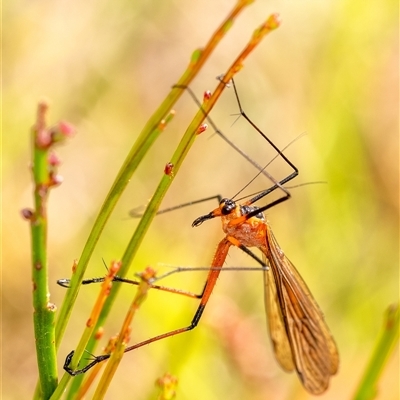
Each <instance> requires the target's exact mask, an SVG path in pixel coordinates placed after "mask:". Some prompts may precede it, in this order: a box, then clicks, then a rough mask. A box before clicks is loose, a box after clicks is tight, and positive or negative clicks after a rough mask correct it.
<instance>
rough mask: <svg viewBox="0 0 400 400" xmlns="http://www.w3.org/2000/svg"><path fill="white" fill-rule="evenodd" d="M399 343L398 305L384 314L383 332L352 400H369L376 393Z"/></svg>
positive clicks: (391, 307)
mask: <svg viewBox="0 0 400 400" xmlns="http://www.w3.org/2000/svg"><path fill="white" fill-rule="evenodd" d="M398 341H399V304H393V305H391V306H390V307H389V308H388V309H387V311H386V313H385V321H384V326H383V330H382V332H381V334H380V336H379V338H378V341H377V343H376V346H375V349H374V352H373V353H372V356H371V359H370V361H369V363H368V366H367V368H366V370H365V372H364V376H363V377H362V379H361V382H360V385H359V386H358V389H357V391H356V394H355V395H354V397H353V399H354V400H371V399H373V398H375V397H376V395H377V393H378V388H377V386H378V380H379V377H380V376H381V374H382V372H383V370H384V368H385V366H386V364H387V362H388V360H389V357H390V355H391V354H392V353H393V351H394V349H395V347H396V344H397V343H398Z"/></svg>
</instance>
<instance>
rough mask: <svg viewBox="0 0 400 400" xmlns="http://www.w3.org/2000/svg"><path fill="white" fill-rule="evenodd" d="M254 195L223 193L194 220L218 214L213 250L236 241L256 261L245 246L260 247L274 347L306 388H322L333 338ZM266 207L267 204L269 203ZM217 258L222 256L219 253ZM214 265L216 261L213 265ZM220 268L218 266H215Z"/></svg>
mask: <svg viewBox="0 0 400 400" xmlns="http://www.w3.org/2000/svg"><path fill="white" fill-rule="evenodd" d="M252 203H253V201H252V199H251V200H249V201H248V202H247V203H245V204H242V205H239V204H236V202H235V201H233V200H231V199H222V200H221V201H220V204H219V207H218V208H216V209H215V210H213V211H211V212H210V213H209V214H206V215H203V216H201V217H199V218H197V219H196V220H195V221H194V222H193V226H199V225H200V224H201V223H203V222H204V221H206V220H208V219H211V218H215V217H220V218H221V222H222V229H223V230H224V232H225V233H226V236H225V237H224V239H222V241H221V242H220V244H219V245H218V249H217V254H216V256H215V258H218V257H217V256H218V253H219V252H222V253H224V254H225V255H226V253H227V251H228V248H229V247H230V246H231V245H234V246H237V247H239V248H241V249H242V250H244V251H245V252H246V253H248V254H249V255H250V256H252V257H253V258H255V259H256V260H257V261H259V259H258V257H257V256H256V255H255V254H253V253H252V252H251V251H250V250H249V249H248V248H249V247H256V248H258V249H259V250H260V251H261V253H262V256H263V260H265V263H266V265H267V267H268V268H266V269H265V270H264V286H265V307H266V312H267V320H268V326H269V332H270V336H271V340H272V344H273V348H274V353H275V356H276V359H277V360H278V362H279V364H280V365H281V366H282V368H283V369H284V370H285V371H288V372H290V371H293V370H294V369H296V371H297V374H298V376H299V378H300V380H301V382H302V384H303V385H304V388H305V389H306V390H307V391H309V392H310V393H312V394H320V393H323V392H324V391H325V390H326V389H327V388H328V384H329V379H330V377H331V376H332V375H334V374H335V373H336V372H337V370H338V365H339V356H338V351H337V348H336V344H335V341H334V339H333V337H332V335H331V333H330V332H329V329H328V327H327V325H326V323H325V321H324V317H323V314H322V312H321V310H320V309H319V307H318V304H317V303H316V301H315V300H314V298H313V296H312V294H311V292H310V290H309V289H308V287H307V285H306V284H305V282H304V280H303V279H302V278H301V276H300V274H299V273H298V272H297V270H296V268H295V267H294V265H293V264H292V263H291V262H290V260H289V259H288V258H287V257H286V256H285V254H284V252H283V251H282V250H281V249H280V247H279V245H278V243H277V241H276V239H275V236H274V235H273V233H272V230H271V227H270V225H269V224H268V221H267V220H266V219H265V217H264V214H263V213H262V211H263V210H264V209H266V207H268V206H266V207H261V208H258V207H253V206H251V205H250V204H252ZM268 208H269V207H268ZM219 261H221V258H219ZM214 267H215V266H214ZM218 272H219V271H218Z"/></svg>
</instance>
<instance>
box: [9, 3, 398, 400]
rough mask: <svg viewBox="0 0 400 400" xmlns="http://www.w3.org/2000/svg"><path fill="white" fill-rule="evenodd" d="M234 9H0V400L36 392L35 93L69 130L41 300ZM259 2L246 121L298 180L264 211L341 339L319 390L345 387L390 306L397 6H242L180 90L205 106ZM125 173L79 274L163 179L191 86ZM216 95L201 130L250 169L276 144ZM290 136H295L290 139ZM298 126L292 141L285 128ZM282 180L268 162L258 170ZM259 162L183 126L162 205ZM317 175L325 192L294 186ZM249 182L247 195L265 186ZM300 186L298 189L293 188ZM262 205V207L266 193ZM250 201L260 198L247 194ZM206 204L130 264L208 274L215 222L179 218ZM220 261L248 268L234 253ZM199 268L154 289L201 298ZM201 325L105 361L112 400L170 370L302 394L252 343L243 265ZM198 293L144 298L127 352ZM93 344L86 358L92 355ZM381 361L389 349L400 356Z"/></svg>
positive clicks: (64, 273) (93, 292)
mask: <svg viewBox="0 0 400 400" xmlns="http://www.w3.org/2000/svg"><path fill="white" fill-rule="evenodd" d="M233 5H234V1H227V0H202V1H198V0H196V1H191V2H185V1H181V0H167V1H163V2H160V1H155V0H153V1H147V2H131V1H124V0H115V1H113V2H110V1H91V0H89V1H86V2H70V1H62V0H58V1H53V2H48V1H35V2H32V1H23V0H22V1H19V2H8V3H5V4H4V7H3V12H4V17H3V30H4V40H3V55H4V63H3V146H4V147H3V155H2V169H3V170H2V180H3V191H2V196H3V204H2V207H3V208H2V232H3V236H2V248H3V253H2V298H3V310H2V319H3V326H2V335H3V337H2V340H3V343H2V357H3V360H2V361H3V371H2V374H3V389H2V390H3V398H4V399H21V398H30V397H31V396H32V393H33V390H34V387H35V384H36V381H37V367H36V358H35V346H34V337H33V327H32V300H31V298H32V294H31V292H32V288H31V278H30V236H29V226H28V224H27V223H26V221H23V220H22V218H21V217H20V210H21V209H22V208H24V207H30V206H32V204H33V200H32V180H31V174H30V170H29V169H28V166H29V163H30V159H31V154H30V150H31V149H30V129H31V126H32V125H33V123H34V120H35V113H36V106H37V102H38V101H39V100H40V99H42V98H47V99H49V101H50V104H51V107H50V113H49V114H50V123H51V124H53V123H56V122H57V121H59V120H60V119H64V120H67V121H69V122H71V123H72V124H74V125H75V126H76V128H77V132H78V133H77V135H76V136H75V137H74V138H73V139H72V140H70V141H68V143H67V144H66V145H64V146H63V147H60V148H58V149H57V152H58V155H59V156H60V158H61V159H62V162H63V164H62V165H61V167H60V174H61V175H62V176H63V177H64V182H63V184H62V185H61V186H60V187H58V188H56V189H54V190H53V191H52V192H51V196H50V204H49V235H48V246H49V266H50V294H51V301H52V302H54V303H55V304H56V305H57V306H58V307H60V306H61V304H62V301H63V297H64V295H65V289H63V288H61V287H59V286H57V285H56V280H57V279H59V278H67V277H70V274H71V266H72V263H73V260H74V259H77V258H79V256H80V253H81V251H82V249H83V246H84V243H85V241H86V239H87V236H88V234H89V231H90V229H91V226H92V223H93V221H94V219H95V217H96V215H97V213H98V210H99V208H100V206H101V204H102V202H103V200H104V197H105V195H106V194H107V192H108V190H109V188H110V186H111V184H112V182H113V180H114V178H115V175H116V173H117V171H118V170H119V168H120V167H121V165H122V163H123V160H124V159H125V157H126V155H127V153H128V151H129V149H130V147H131V146H132V144H133V143H134V141H135V139H136V138H137V136H138V135H139V132H140V131H141V129H142V127H143V126H144V124H145V122H146V121H147V119H148V118H149V117H150V115H151V114H152V113H153V112H154V110H155V109H156V108H157V107H158V105H159V104H160V103H161V101H162V100H163V99H164V98H165V96H166V95H167V94H168V93H169V90H170V88H171V86H172V85H173V84H174V83H176V82H177V81H178V79H179V77H180V75H181V74H182V73H183V71H184V69H185V68H186V66H187V65H188V63H189V59H190V55H191V54H192V52H193V51H194V50H195V49H196V48H198V47H202V46H204V45H205V44H206V43H207V41H208V39H209V38H210V36H211V34H212V33H213V32H214V30H215V29H216V28H217V27H218V26H219V24H220V23H221V22H222V20H223V19H224V18H225V17H226V15H227V14H228V12H229V10H231V8H232V7H233ZM273 12H278V13H280V15H281V17H282V20H283V23H282V26H281V27H280V28H279V29H278V30H277V31H275V32H273V33H272V34H271V35H269V36H268V37H266V38H265V39H264V40H263V42H262V43H261V44H260V45H259V47H257V48H256V49H255V51H254V52H253V53H252V54H251V55H250V56H249V58H248V59H247V60H246V61H245V66H244V68H243V70H242V71H240V73H239V74H238V75H237V76H236V84H237V87H238V91H239V95H240V100H241V103H242V105H243V108H244V109H245V111H246V112H247V114H248V115H249V116H250V117H251V118H252V120H253V121H254V123H255V124H256V125H257V126H258V127H259V128H260V129H261V130H263V131H264V132H265V134H266V135H268V136H269V137H270V138H271V139H272V140H273V141H274V143H276V145H277V146H278V147H280V148H284V147H285V146H287V145H288V144H289V143H291V142H292V141H293V140H295V139H296V138H298V139H297V140H295V141H294V143H292V144H291V145H290V146H289V147H288V148H287V149H286V150H285V154H286V155H287V156H288V157H289V158H290V159H291V160H292V162H293V163H294V164H295V165H296V166H297V167H298V168H299V170H300V176H299V177H298V178H296V180H295V181H293V182H292V183H291V184H290V185H289V186H296V185H297V186H298V187H295V188H293V189H292V199H291V200H290V201H288V202H285V203H284V204H282V205H279V206H277V207H275V208H273V209H272V210H269V212H268V215H267V217H268V219H269V221H270V223H271V226H272V228H273V230H274V233H275V236H276V238H277V240H278V242H279V244H280V246H281V248H282V249H283V250H284V251H285V253H286V255H287V256H288V257H289V258H290V259H291V261H292V262H293V264H294V265H295V266H296V267H297V269H298V270H299V272H300V273H301V275H302V276H303V277H304V279H305V281H306V282H307V284H308V286H309V287H310V289H311V291H312V293H313V294H314V296H315V298H316V300H317V301H318V303H319V305H320V307H321V309H322V310H323V312H324V315H325V318H326V321H327V323H328V325H329V327H330V329H331V331H332V333H333V335H334V337H335V339H336V341H337V345H338V348H339V351H340V357H341V363H340V369H339V373H338V375H337V376H335V377H333V378H332V380H331V384H330V388H329V390H328V391H327V392H326V393H325V394H324V395H322V396H320V398H321V399H324V400H325V399H339V398H340V399H348V398H351V396H352V394H353V393H354V391H355V389H356V387H357V384H358V382H359V380H360V378H361V376H362V373H363V370H364V368H365V366H366V363H367V361H368V359H369V357H370V354H371V352H372V350H373V347H374V344H375V341H376V339H377V336H378V334H379V332H380V330H381V328H382V323H383V313H384V311H385V310H386V308H387V307H388V306H389V305H390V304H391V303H394V302H397V301H398V298H399V229H398V228H399V226H398V223H399V222H398V221H399V220H398V216H399V215H398V211H399V207H398V206H399V201H398V200H399V199H398V194H399V179H398V178H399V176H398V175H399V171H398V161H399V159H398V106H399V104H398V67H399V65H398V3H397V2H396V1H386V2H381V1H377V0H374V1H369V2H365V1H361V0H353V1H349V0H347V1H345V0H343V1H324V2H321V1H317V0H305V1H302V2H288V1H278V0H275V1H265V0H264V1H256V2H255V3H254V4H253V5H251V6H250V7H248V8H247V9H245V10H244V12H243V13H242V14H241V15H240V17H239V18H238V19H237V21H236V22H235V24H234V26H233V27H232V29H231V30H230V31H229V33H228V34H227V35H226V37H225V38H224V39H223V41H222V42H221V44H220V46H218V48H217V49H216V51H215V52H214V53H213V55H212V57H211V59H210V60H209V62H207V64H206V65H205V67H204V68H203V69H202V71H201V73H200V74H199V75H198V76H197V78H196V79H195V80H194V81H193V83H192V85H191V87H192V89H193V91H194V92H195V93H196V94H197V95H198V96H199V97H200V98H201V97H202V93H203V92H204V91H205V90H211V91H212V90H214V88H215V87H216V85H217V81H216V80H215V77H216V76H217V75H220V74H221V73H223V72H224V71H226V69H227V68H228V67H229V66H230V65H231V63H232V61H233V60H234V59H235V58H236V56H237V54H238V53H239V52H240V51H241V50H242V48H243V46H244V45H245V44H246V43H247V42H248V40H249V38H250V36H251V34H252V32H253V30H254V29H255V28H256V27H257V26H258V25H260V24H261V23H262V21H263V20H264V19H266V18H267V16H268V15H270V14H271V13H273ZM175 111H176V113H177V115H176V117H175V119H174V121H173V122H172V123H171V124H170V125H169V127H168V129H166V130H165V132H163V134H162V135H161V137H160V138H159V140H158V141H157V142H156V143H155V145H154V147H153V148H152V149H151V151H150V153H149V154H148V156H147V157H146V158H145V160H144V162H143V163H142V164H141V165H140V167H139V169H138V170H137V172H136V174H135V175H134V177H133V178H132V180H131V183H130V185H129V186H128V188H127V190H126V192H125V193H124V195H123V198H122V199H121V202H120V203H119V205H118V207H117V208H116V210H115V212H114V213H113V215H112V218H111V220H110V221H109V224H108V225H107V228H106V230H105V231H104V234H103V236H102V238H101V240H100V242H99V245H98V246H97V249H96V251H95V253H94V255H93V257H92V259H91V263H90V265H89V267H88V269H87V276H86V277H88V278H89V277H93V276H102V275H104V273H105V269H104V266H103V263H102V258H104V260H106V261H107V263H109V262H110V261H111V260H113V259H119V258H120V257H121V256H122V254H123V251H124V249H125V247H126V245H127V243H128V241H129V239H130V237H131V235H132V233H133V231H134V229H135V226H136V225H137V221H136V220H133V219H130V218H129V215H128V212H129V210H130V209H132V208H134V207H138V206H141V205H145V204H146V203H147V201H148V200H149V198H150V197H151V196H152V193H153V191H154V189H155V187H156V186H157V184H158V182H159V180H160V178H161V177H162V175H163V170H164V165H165V164H166V163H167V162H168V161H169V160H170V158H171V156H172V153H173V151H174V149H175V148H176V146H177V144H178V142H179V140H180V138H181V136H182V135H183V133H184V131H185V129H186V127H187V125H188V123H189V122H190V121H191V119H192V118H193V116H194V114H195V112H196V105H195V104H194V102H193V100H192V99H191V98H190V96H189V95H188V94H186V95H184V96H183V97H182V98H181V100H180V101H179V102H178V103H177V104H176V108H175ZM237 112H238V108H237V104H236V101H235V98H234V95H233V91H232V90H231V89H228V90H226V91H225V92H224V94H223V97H222V98H221V100H220V102H219V103H218V105H217V107H216V108H215V110H214V111H213V113H212V118H213V120H214V121H215V123H216V124H217V126H218V127H219V128H220V129H221V130H222V131H223V132H224V133H225V134H226V135H227V136H229V138H230V139H231V140H232V141H233V142H234V143H235V144H236V145H238V146H239V147H240V148H242V149H243V150H244V151H245V152H246V153H247V154H249V156H250V157H252V158H253V159H254V160H256V161H257V162H258V163H260V164H262V165H265V164H266V163H267V162H268V161H270V160H271V159H272V158H273V156H274V153H273V151H271V149H270V146H269V145H268V144H267V143H265V142H264V141H263V140H262V139H260V138H259V135H258V134H257V133H256V132H255V131H254V130H253V129H252V128H251V127H250V126H249V124H248V123H246V122H245V121H244V120H243V119H240V120H239V121H237V122H235V120H236V118H237V117H236V116H235V114H237ZM303 133H305V135H302V134H303ZM299 135H302V136H301V137H300V138H299ZM268 170H269V171H270V173H272V174H273V175H274V177H275V178H277V179H280V178H282V177H284V176H286V175H287V174H288V173H289V172H290V171H289V169H288V167H287V166H286V165H285V164H284V162H283V161H281V160H278V159H277V160H275V161H274V162H273V163H272V165H271V166H270V167H269V169H268ZM255 173H256V170H255V168H254V167H253V166H251V165H250V164H249V163H248V162H247V161H246V160H244V159H243V158H242V157H241V156H240V155H238V154H236V153H235V151H234V150H232V149H231V148H230V147H229V146H227V145H226V143H224V142H223V141H222V140H221V139H220V138H219V137H218V136H217V135H214V134H213V131H212V130H208V131H206V132H204V133H203V134H202V135H200V136H199V137H197V139H196V142H195V144H194V146H193V148H192V149H191V152H190V154H189V156H188V157H187V159H185V161H184V164H183V165H182V168H181V170H180V171H179V174H178V175H177V176H176V179H175V180H174V182H173V184H172V186H171V189H170V191H169V192H168V194H167V196H166V198H165V200H164V202H163V205H162V207H163V208H165V207H169V206H173V205H177V204H181V203H184V202H187V201H191V200H196V199H200V198H204V197H208V196H212V195H215V194H221V195H223V196H225V197H230V196H233V195H234V194H235V193H237V192H238V191H239V190H240V189H241V188H242V187H243V186H244V185H245V184H246V183H248V182H249V181H250V179H252V178H253V177H254V175H255ZM316 181H323V182H324V183H321V184H310V185H305V186H304V185H302V184H304V183H311V182H316ZM268 185H269V182H268V181H267V179H266V178H258V179H257V180H256V182H255V183H254V186H252V187H251V188H249V189H246V191H245V192H244V194H246V193H247V194H248V193H252V192H253V191H255V190H258V189H261V188H265V187H267V186H268ZM299 185H301V186H299ZM266 201H267V200H266ZM262 204H264V203H263V202H262V201H261V202H260V205H262ZM215 207H216V202H212V201H210V202H207V203H202V204H198V205H196V206H192V207H188V208H183V209H181V210H178V211H174V212H171V213H166V214H163V215H160V216H158V217H157V218H156V219H155V221H154V223H153V224H152V227H151V229H150V231H149V233H148V235H147V236H146V239H145V241H144V242H143V244H142V246H141V249H140V251H139V253H138V255H137V257H136V258H135V260H134V264H133V266H132V273H131V275H130V277H133V273H134V272H135V271H141V270H143V269H144V268H145V267H146V266H147V265H151V266H153V267H155V268H156V269H157V270H158V271H160V273H161V272H166V271H168V270H169V269H170V268H171V267H170V266H171V265H172V266H193V267H202V266H207V265H209V263H210V260H211V259H212V256H213V253H214V251H215V248H216V246H217V243H218V241H219V240H221V238H222V237H223V233H222V230H221V227H220V222H219V221H217V220H214V221H210V222H208V223H204V224H203V225H202V226H201V227H198V228H196V229H194V228H191V223H192V221H193V220H194V219H195V218H196V217H198V216H200V215H202V214H206V213H208V212H209V211H211V210H212V209H213V208H215ZM226 264H227V265H228V266H232V267H233V266H248V267H251V266H255V264H254V263H253V261H252V260H251V259H249V257H247V256H245V255H243V254H241V252H240V251H238V250H236V249H232V250H231V251H230V254H229V257H228V259H227V262H226ZM205 275H206V272H202V271H200V272H186V273H182V274H176V275H175V276H172V277H170V278H168V279H166V280H165V281H162V284H165V285H168V286H171V287H177V288H180V289H185V290H190V291H194V292H200V291H201V289H202V287H203V283H204V280H205ZM214 292H215V293H214V294H213V296H212V297H211V299H210V301H209V304H208V305H207V308H206V311H205V313H204V316H203V318H202V320H201V322H200V324H199V326H198V327H197V328H196V329H195V330H194V331H191V332H189V333H185V334H182V335H180V336H176V337H173V338H169V339H167V340H163V341H160V342H157V343H153V344H152V345H149V346H146V347H143V348H140V349H138V350H136V351H135V352H134V353H131V354H129V355H127V356H126V357H125V358H124V359H123V361H122V364H121V365H120V368H119V369H118V371H117V373H116V376H115V378H114V381H113V384H112V386H111V387H110V389H109V392H108V394H107V396H106V398H108V399H116V398H121V399H150V398H156V390H155V387H154V381H155V380H156V379H157V378H158V377H159V376H161V375H163V374H164V373H165V372H170V373H171V374H173V375H175V376H177V377H178V379H179V385H178V389H177V391H178V394H177V399H182V400H183V399H191V400H194V399H199V400H200V399H201V400H204V399H207V400H210V399H256V400H257V399H266V398H270V399H277V400H280V399H308V398H311V396H310V395H308V394H307V393H306V392H305V391H304V390H303V388H302V387H301V385H300V383H299V381H298V378H297V377H296V376H295V374H286V373H284V372H283V371H282V370H281V369H280V367H279V366H278V364H277V363H276V361H275V359H274V357H273V354H272V350H271V345H270V340H269V338H268V333H267V328H266V322H265V313H264V305H263V284H262V277H261V274H260V273H258V272H238V271H227V272H225V273H222V274H221V277H220V279H219V281H218V283H217V285H216V288H215V291H214ZM97 293H98V287H96V286H89V287H88V286H86V287H83V288H82V290H81V291H80V294H79V297H78V300H77V307H76V310H75V311H74V312H73V314H72V317H71V320H70V324H69V327H68V329H67V331H66V334H65V337H64V339H63V342H62V345H61V348H60V352H59V368H60V374H61V373H62V365H63V363H64V359H65V356H66V354H67V353H68V352H69V351H71V350H72V349H74V348H75V346H76V345H77V342H78V340H79V338H80V335H81V332H82V330H83V328H84V324H85V322H86V319H87V317H88V315H89V312H90V309H91V306H92V304H93V300H94V299H95V297H96V296H97ZM134 293H135V289H134V288H132V287H124V288H123V290H122V292H121V295H120V297H119V301H118V304H116V307H115V308H114V310H113V313H112V315H111V317H110V318H109V320H108V323H107V325H106V326H105V327H104V329H105V333H104V343H105V342H106V340H107V338H108V337H109V336H111V335H113V334H115V333H116V332H117V331H118V329H119V327H120V325H121V323H122V321H123V318H124V315H125V312H126V310H127V309H128V306H129V303H130V301H131V299H132V297H133V295H134ZM196 308H197V302H196V301H194V300H191V299H188V298H180V296H177V295H172V294H168V293H162V292H161V293H160V292H156V291H152V292H151V293H150V295H149V297H148V300H147V301H146V303H145V304H144V305H143V307H142V309H141V310H140V312H139V315H138V318H137V319H136V320H135V321H134V325H133V332H132V343H135V342H138V341H140V340H143V339H147V338H149V337H151V336H154V335H158V334H160V333H163V332H167V331H169V330H172V329H175V328H179V327H182V326H186V325H188V324H189V322H190V320H191V318H192V316H193V315H194V312H195V310H196ZM99 351H100V349H98V352H99ZM396 353H397V352H396ZM398 362H399V360H398V356H395V357H394V358H392V359H391V360H390V361H389V364H388V367H387V369H386V370H385V371H384V374H383V376H382V379H381V380H380V385H379V394H378V396H377V398H378V399H397V398H398V392H397V391H396V390H393V388H396V387H398V376H399V375H398V374H399V365H398Z"/></svg>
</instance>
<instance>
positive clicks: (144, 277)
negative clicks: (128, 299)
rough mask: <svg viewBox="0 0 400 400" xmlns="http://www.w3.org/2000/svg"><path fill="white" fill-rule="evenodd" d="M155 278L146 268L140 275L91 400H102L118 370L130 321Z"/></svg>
mask: <svg viewBox="0 0 400 400" xmlns="http://www.w3.org/2000/svg"><path fill="white" fill-rule="evenodd" d="M154 277H155V271H154V270H153V269H152V268H150V267H147V268H146V270H145V271H144V272H143V273H141V274H140V278H141V281H140V284H139V286H138V288H137V291H136V295H135V297H134V299H133V301H132V303H131V306H130V307H129V310H128V312H127V314H126V317H125V320H124V322H123V324H122V328H121V330H120V332H119V336H118V340H117V343H116V344H115V349H114V350H113V352H112V354H111V357H110V359H109V360H108V362H107V366H106V368H105V371H104V373H103V375H102V377H101V379H100V382H99V385H98V386H97V388H96V392H95V394H94V396H93V399H96V400H97V399H99V400H100V399H103V398H104V396H105V394H106V391H107V389H108V387H109V386H110V383H111V380H112V378H113V376H114V374H115V372H116V370H117V368H118V365H119V363H120V362H121V360H122V356H123V355H124V351H125V349H126V346H127V344H128V342H129V338H130V331H131V324H132V320H133V318H134V316H135V314H136V312H137V311H138V310H139V308H140V307H141V305H142V304H143V302H144V301H145V299H146V297H147V292H148V291H149V289H150V285H151V284H150V283H149V282H150V279H152V278H154Z"/></svg>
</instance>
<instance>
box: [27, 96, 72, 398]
mask: <svg viewBox="0 0 400 400" xmlns="http://www.w3.org/2000/svg"><path fill="white" fill-rule="evenodd" d="M47 111H48V105H47V104H46V103H45V102H40V103H39V105H38V110H37V119H36V124H35V126H34V127H33V132H32V133H33V135H32V172H33V180H34V203H35V207H34V210H30V209H24V210H22V216H23V217H24V218H25V219H27V220H29V222H30V226H31V238H32V284H33V309H34V313H33V323H34V330H35V344H36V354H37V360H38V370H39V382H40V385H39V386H38V387H37V391H36V393H40V394H41V397H42V398H44V399H48V398H50V396H51V395H52V393H53V392H54V390H55V388H56V386H57V380H58V378H57V363H56V361H57V360H56V348H55V330H54V325H55V311H56V309H57V308H56V306H55V305H54V304H53V303H51V302H50V295H49V288H48V262H47V225H48V219H47V202H48V197H49V191H50V189H51V188H53V187H54V186H57V185H59V184H60V183H61V178H60V176H59V175H58V174H57V167H58V165H59V160H58V158H57V157H56V155H55V153H53V152H52V148H53V146H54V145H55V144H57V143H60V142H63V141H64V140H65V139H66V138H67V137H69V136H71V135H72V134H73V129H72V127H71V126H70V125H69V124H67V123H64V122H60V123H59V124H58V125H57V126H55V127H52V128H48V127H47V123H46V116H47Z"/></svg>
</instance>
